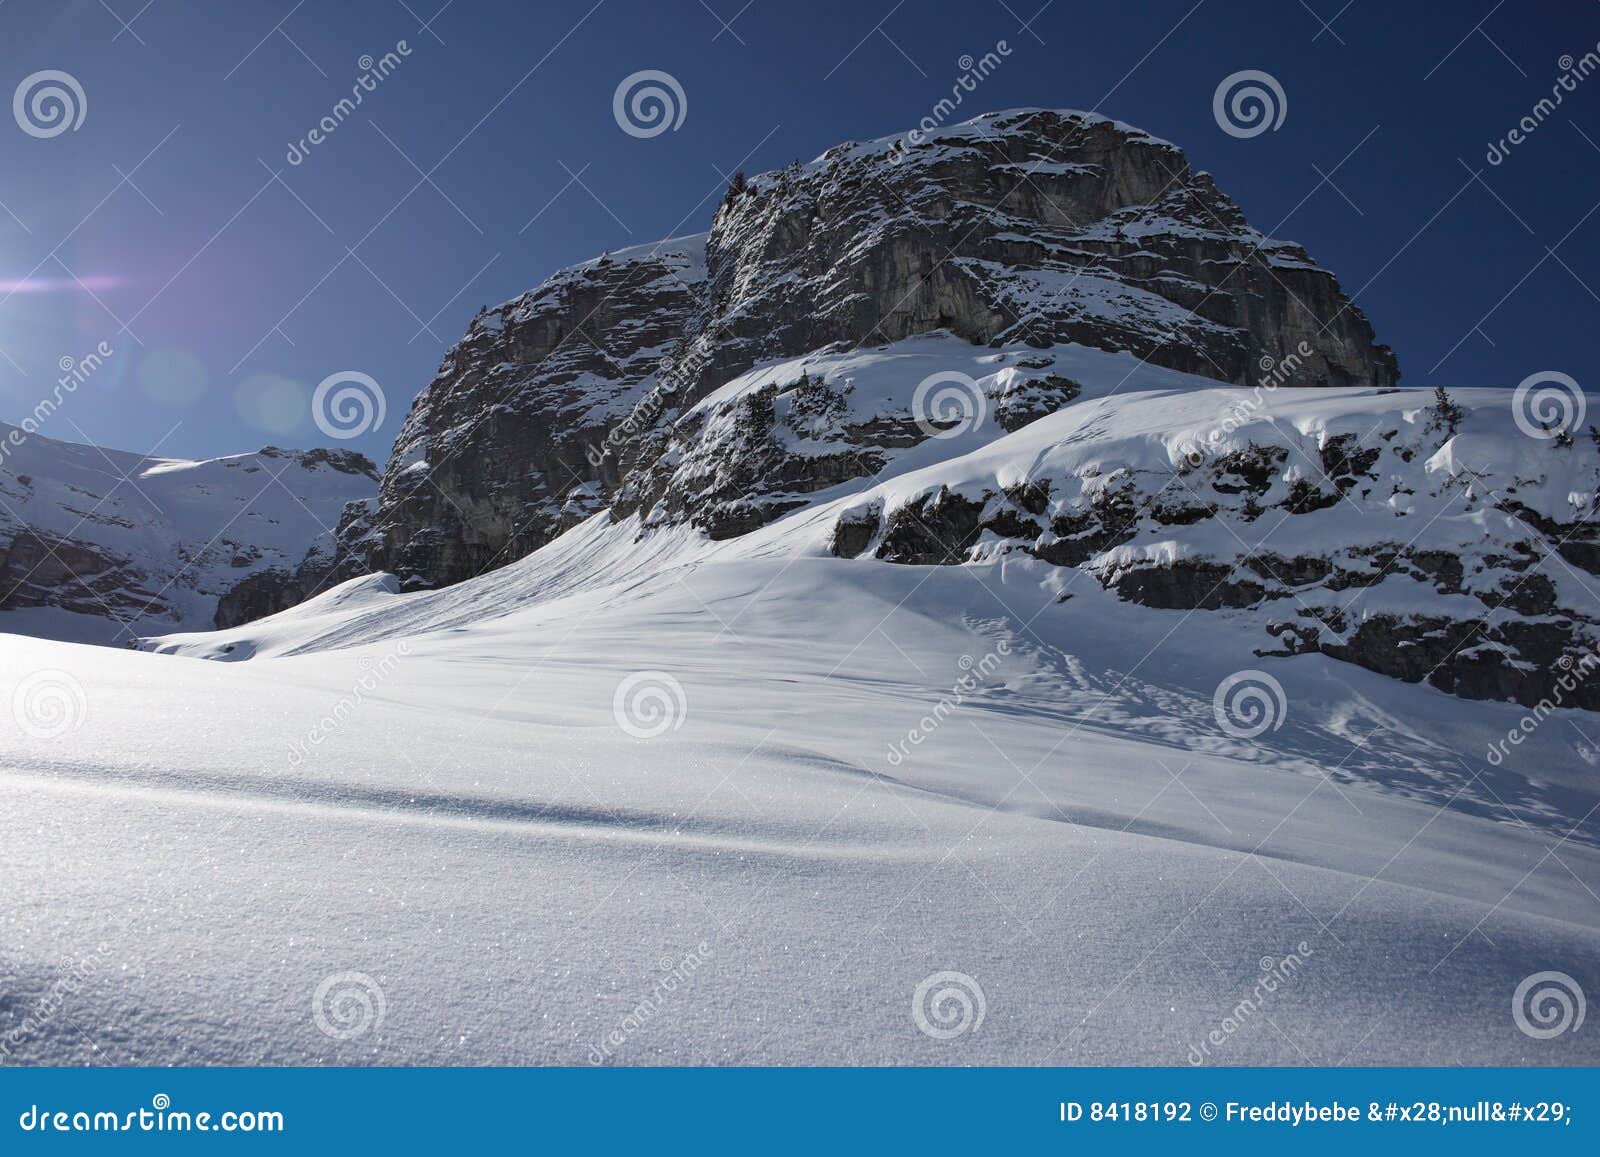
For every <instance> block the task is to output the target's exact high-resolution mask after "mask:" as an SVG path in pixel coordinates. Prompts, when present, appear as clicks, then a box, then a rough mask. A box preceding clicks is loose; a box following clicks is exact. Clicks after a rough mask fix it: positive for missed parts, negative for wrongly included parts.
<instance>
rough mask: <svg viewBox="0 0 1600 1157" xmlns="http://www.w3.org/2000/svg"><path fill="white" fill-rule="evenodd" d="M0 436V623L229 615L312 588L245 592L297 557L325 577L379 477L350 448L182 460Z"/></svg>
mask: <svg viewBox="0 0 1600 1157" xmlns="http://www.w3.org/2000/svg"><path fill="white" fill-rule="evenodd" d="M0 443H3V445H4V448H5V454H4V456H3V457H0V630H4V631H15V632H19V633H22V634H38V635H45V636H50V637H55V638H69V639H76V640H79V641H84V642H98V643H111V644H127V643H129V642H131V641H132V640H133V639H134V638H135V637H136V636H137V635H140V634H151V633H154V632H160V631H169V630H195V629H206V628H209V627H212V626H229V625H232V624H233V623H236V622H239V621H242V620H243V619H245V618H254V617H258V616H259V615H261V614H267V613H270V612H272V611H276V610H281V609H283V607H285V606H289V605H292V604H293V603H296V602H299V601H300V600H301V599H304V598H306V597H309V596H310V595H312V594H314V593H316V591H318V590H320V589H322V585H323V584H322V583H321V582H315V583H307V584H306V585H304V586H303V587H301V586H297V587H295V589H294V592H293V596H292V597H286V598H279V599H278V600H276V601H272V600H261V599H255V600H253V601H252V600H251V598H250V597H249V592H250V591H251V590H252V589H255V588H257V587H260V586H263V585H265V584H267V583H269V582H270V581H271V580H272V578H273V576H279V575H283V576H286V575H287V574H288V572H290V571H293V570H295V569H296V568H300V567H303V566H304V567H306V568H307V573H309V572H310V571H311V570H320V571H321V572H322V574H323V576H324V578H325V579H326V578H332V577H334V573H333V572H334V571H335V569H336V568H335V565H334V564H335V561H336V559H337V557H339V556H338V554H337V551H336V548H335V543H334V535H333V532H334V530H336V529H337V527H338V524H339V521H340V518H341V517H342V516H343V515H344V514H345V507H346V506H347V505H348V504H350V503H352V502H354V503H365V502H366V501H367V500H368V499H370V498H371V497H372V495H373V490H374V485H373V484H374V482H375V481H376V478H377V472H376V469H375V468H374V467H373V465H372V463H371V462H369V461H368V460H367V459H366V458H364V457H363V456H361V455H360V454H356V453H353V452H351V451H346V450H280V449H278V448H277V447H275V446H268V447H266V448H265V449H263V450H261V451H259V452H257V453H254V454H237V455H233V456H231V457H227V458H215V459H210V460H206V461H198V462H190V461H183V460H179V459H172V458H151V457H146V456H144V455H140V454H130V453H126V452H124V451H121V450H106V449H102V448H101V447H98V446H85V445H79V444H77V443H73V442H60V441H56V440H54V439H52V438H46V437H43V436H42V435H40V434H37V433H31V434H30V433H26V432H25V431H23V430H21V429H18V428H17V427H12V426H6V425H0ZM308 564H310V565H308ZM337 577H338V578H344V577H348V576H347V575H345V574H338V575H337ZM246 580H249V581H250V583H251V584H252V586H249V587H246V588H245V589H244V591H242V592H241V591H240V590H239V588H240V584H241V583H242V582H245V581H246ZM219 604H220V605H219ZM250 611H253V613H249V612H250Z"/></svg>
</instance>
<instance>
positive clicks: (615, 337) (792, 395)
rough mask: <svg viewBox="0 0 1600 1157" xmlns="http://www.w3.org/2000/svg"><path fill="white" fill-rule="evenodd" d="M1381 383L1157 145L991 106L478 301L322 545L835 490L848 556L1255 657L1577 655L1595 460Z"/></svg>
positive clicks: (460, 563) (1270, 243)
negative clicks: (1042, 594)
mask: <svg viewBox="0 0 1600 1157" xmlns="http://www.w3.org/2000/svg"><path fill="white" fill-rule="evenodd" d="M1113 355H1115V356H1113ZM1118 357H1120V358H1121V360H1120V361H1119V360H1117V358H1118ZM1398 377H1399V369H1398V366H1397V365H1396V362H1395V359H1394V356H1393V354H1392V353H1391V352H1390V351H1389V349H1388V348H1387V347H1385V346H1382V345H1379V344H1377V343H1376V342H1375V341H1374V339H1373V336H1372V331H1371V328H1370V326H1368V324H1367V322H1366V319H1365V318H1364V317H1363V316H1362V314H1361V311H1360V309H1359V308H1358V307H1356V306H1355V305H1354V304H1353V303H1352V302H1351V301H1350V300H1349V299H1348V298H1347V297H1346V296H1345V295H1344V294H1343V293H1342V292H1341V291H1340V289H1339V285H1338V283H1337V281H1336V280H1335V279H1334V277H1333V276H1332V275H1331V274H1329V273H1327V272H1325V271H1323V270H1322V269H1320V268H1319V267H1318V266H1317V265H1316V264H1315V263H1314V262H1313V261H1312V259H1311V257H1310V256H1309V255H1308V254H1307V253H1306V252H1305V251H1304V250H1303V249H1301V248H1300V247H1298V246H1295V245H1293V244H1290V243H1287V242H1282V241H1278V240H1274V239H1271V238H1268V237H1266V236H1264V235H1262V234H1261V233H1259V232H1257V231H1256V230H1254V229H1253V228H1251V226H1250V225H1249V224H1248V223H1247V222H1246V221H1245V219H1244V217H1243V215H1242V214H1241V213H1240V211H1239V210H1238V208H1237V207H1236V206H1235V205H1234V204H1233V202H1232V201H1230V200H1229V199H1228V198H1227V197H1226V195H1225V194H1223V193H1222V192H1221V191H1220V190H1218V189H1217V187H1216V185H1215V183H1214V182H1213V181H1212V180H1211V179H1210V177H1208V176H1207V175H1205V174H1203V173H1195V172H1193V171H1192V170H1191V169H1190V167H1189V165H1188V162H1187V161H1186V160H1185V158H1184V156H1183V154H1182V152H1181V151H1179V150H1178V149H1177V148H1176V147H1175V146H1173V145H1171V144H1169V143H1167V142H1165V141H1160V140H1157V139H1156V138H1154V137H1151V136H1149V135H1148V134H1146V133H1143V132H1141V131H1140V130H1138V129H1135V128H1132V127H1130V126H1128V125H1124V124H1121V123H1118V122H1115V121H1110V120H1107V119H1105V118H1103V117H1098V116H1094V115H1090V114H1085V113H1074V112H1052V111H1045V110H1019V111H1013V112H1006V113H995V114H990V115H987V116H983V117H979V118H976V119H975V120H972V121H969V122H967V123H965V124H962V125H957V126H953V127H950V128H946V129H942V130H938V131H936V132H933V133H931V134H929V135H928V136H927V137H926V139H925V140H924V141H923V142H922V143H921V144H920V145H918V146H917V147H915V148H911V149H909V150H907V149H905V148H904V147H903V142H900V141H899V139H898V138H885V139H883V140H879V141H874V142H869V143H866V144H850V145H842V146H840V147H838V148H835V149H831V150H829V151H828V152H827V153H824V154H823V155H822V156H821V157H819V158H817V159H816V160H815V161H813V162H811V163H810V164H808V165H799V164H796V165H792V166H790V167H789V168H787V169H784V170H782V171H779V172H775V173H768V174H765V175H762V176H758V177H756V178H754V179H751V180H744V179H743V178H742V177H741V178H740V179H739V180H738V181H736V182H735V183H734V186H733V187H732V188H730V190H729V192H728V195H727V197H726V199H725V200H724V202H723V204H722V205H721V207H720V208H719V209H718V211H717V213H716V216H715V219H714V221H713V223H712V228H711V231H710V233H709V234H706V235H704V236H697V237H687V238H679V239H675V240H671V241H666V242H661V243H659V244H656V245H650V246H640V247H636V248H634V249H630V250H625V251H623V252H620V253H616V254H609V255H607V256H605V257H602V258H599V259H597V260H595V261H590V262H587V263H584V264H582V265H578V266H574V267H572V268H570V269H566V270H562V271H560V272H558V273H557V274H556V275H555V276H553V277H552V278H551V279H550V280H549V281H548V282H547V283H546V284H544V285H543V286H541V287H540V288H539V289H537V290H534V291H532V292H530V293H528V294H525V295H524V296H522V297H520V298H518V299H516V300H514V301H512V302H508V303H506V304H505V305H503V306H501V307H500V308H498V309H496V310H486V311H484V312H483V313H481V314H480V315H479V316H478V318H476V319H475V320H474V322H473V324H472V327H471V329H470V330H469V332H468V334H467V336H466V337H465V338H464V339H463V340H462V341H461V342H460V343H458V344H457V345H456V347H455V348H454V349H452V350H451V351H450V353H449V354H448V355H447V357H446V358H445V361H444V363H443V365H442V366H441V368H440V371H439V374H438V376H437V377H436V378H435V379H434V381H433V383H432V384H431V385H429V386H428V387H427V388H426V389H425V390H424V391H423V392H422V394H421V395H420V396H419V398H418V399H417V402H416V404H415V406H414V407H413V409H412V411H411V414H410V416H409V417H408V419H407V421H406V423H405V426H404V429H403V430H402V432H401V434H400V437H399V439H398V441H397V442H396V446H395V453H394V456H393V458H392V459H391V461H390V463H389V466H388V468H387V470H386V471H385V474H384V478H383V483H382V487H381V490H380V496H379V501H378V506H377V510H376V513H375V514H374V516H373V518H372V519H371V520H370V522H363V523H361V524H360V525H359V526H358V527H357V528H356V529H357V531H358V533H357V534H355V535H350V536H347V537H346V538H345V539H344V545H345V548H346V549H347V550H348V551H349V552H350V553H351V554H353V555H357V556H361V557H364V558H365V559H366V561H367V565H368V567H369V568H370V569H372V570H374V571H387V572H392V573H394V574H396V575H397V576H398V577H399V578H400V580H401V582H402V583H403V584H404V585H405V586H406V587H408V588H412V587H426V586H434V585H441V584H448V583H452V582H458V581H461V580H463V579H465V578H469V577H471V576H473V575H476V574H481V573H483V572H485V571H488V570H491V569H493V568H495V567H498V566H504V565H506V564H507V563H509V562H511V561H514V560H515V559H517V558H520V557H523V556H525V555H527V554H528V553H530V552H532V551H534V550H536V549H538V548H539V547H540V546H542V545H543V544H545V543H547V542H549V541H551V540H552V539H554V538H555V537H556V536H558V535H560V534H562V533H564V532H567V531H569V530H570V529H571V528H572V527H573V526H575V525H577V524H578V523H580V522H582V521H583V519H585V518H586V517H588V516H589V515H591V514H593V513H595V512H597V511H601V510H604V511H606V512H607V513H608V516H609V517H610V518H611V519H612V520H613V521H622V520H628V519H631V518H634V517H635V516H637V518H638V520H639V532H640V533H643V534H652V533H656V532H659V531H661V530H663V529H665V528H669V527H673V526H678V525H685V524H686V525H690V526H693V527H696V528H698V529H699V530H701V531H703V532H704V533H705V534H706V535H708V536H709V537H710V538H712V539H725V538H730V537H737V536H739V535H744V534H748V533H751V532H752V531H754V530H756V529H758V528H760V527H762V526H765V525H768V524H771V523H773V522H774V521H775V520H779V519H782V518H783V517H785V516H786V515H789V514H791V513H793V512H796V511H800V510H807V509H812V508H814V507H817V506H819V505H829V504H832V505H834V506H837V508H838V509H837V515H836V518H837V522H836V526H835V532H834V538H833V543H832V549H833V550H834V551H835V552H836V553H837V554H839V555H841V556H845V557H852V558H854V557H858V556H861V555H863V554H870V555H872V556H873V557H876V558H879V559H883V560H885V561H890V562H901V563H919V564H928V563H946V564H948V563H965V562H969V561H973V560H976V559H979V558H993V557H998V556H1002V555H1005V554H1007V553H1015V552H1022V553H1025V554H1027V555H1029V556H1031V557H1035V558H1039V559H1042V560H1044V561H1046V562H1049V563H1052V564H1054V565H1055V566H1056V567H1058V568H1060V571H1059V573H1055V574H1052V575H1051V577H1050V578H1049V582H1050V583H1051V584H1052V585H1054V586H1059V587H1061V588H1063V590H1065V588H1067V587H1072V586H1073V585H1074V584H1075V583H1078V582H1079V579H1080V577H1081V578H1082V579H1084V580H1085V581H1091V582H1096V583H1099V584H1100V585H1102V586H1103V587H1105V588H1107V589H1110V590H1113V591H1115V592H1116V593H1117V595H1118V596H1119V597H1121V598H1123V599H1124V600H1127V601H1130V602H1134V603H1139V604H1143V605H1145V606H1152V607H1164V608H1176V609H1183V610H1204V611H1207V612H1231V615H1230V617H1231V620H1232V621H1235V622H1236V623H1237V624H1238V626H1239V627H1240V628H1241V629H1243V630H1245V631H1248V632H1249V633H1250V635H1251V637H1252V640H1253V642H1254V645H1255V646H1256V648H1257V650H1258V652H1259V653H1260V654H1263V655H1274V654H1276V655H1286V654H1295V653H1299V652H1302V651H1317V652H1320V653H1322V654H1327V655H1331V656H1334V657H1337V658H1340V659H1344V660H1346V661H1350V662H1354V663H1357V664H1360V665H1361V666H1364V667H1367V668H1369V669H1371V670H1375V671H1379V672H1382V673H1384V674H1387V675H1391V676H1394V677H1397V678H1401V679H1405V680H1407V681H1413V682H1414V681H1418V680H1427V681H1429V682H1430V683H1432V684H1433V685H1434V686H1437V687H1440V688H1442V689H1446V690H1449V691H1452V692H1454V693H1456V694H1459V695H1462V696H1466V697H1469V698H1477V699H1482V698H1493V699H1512V700H1515V701H1518V702H1521V703H1524V704H1528V705H1532V704H1534V703H1537V702H1538V701H1539V700H1540V699H1542V698H1545V697H1547V696H1548V695H1550V694H1551V692H1552V689H1553V687H1554V686H1555V685H1556V684H1557V683H1558V682H1559V680H1560V677H1561V675H1562V674H1563V673H1564V670H1565V667H1564V666H1563V664H1566V665H1570V664H1571V663H1573V662H1576V661H1577V660H1578V659H1579V658H1580V657H1582V656H1583V655H1585V654H1587V653H1589V652H1590V651H1591V650H1592V649H1593V647H1594V644H1595V642H1596V640H1597V634H1596V630H1595V628H1596V626H1597V619H1596V617H1595V606H1594V600H1593V598H1592V597H1591V596H1590V593H1589V589H1588V586H1589V584H1590V582H1591V580H1592V579H1593V577H1594V576H1596V575H1597V574H1600V551H1597V543H1600V539H1597V537H1596V532H1595V529H1594V528H1593V527H1592V526H1590V525H1589V520H1590V517H1591V515H1592V513H1593V502H1594V495H1595V493H1596V483H1597V473H1600V461H1597V458H1596V453H1595V449H1596V447H1595V445H1594V444H1592V443H1591V441H1590V440H1588V439H1584V440H1581V441H1580V442H1578V443H1574V442H1573V440H1572V439H1571V438H1565V439H1561V440H1559V441H1557V440H1540V439H1536V438H1532V437H1528V436H1525V435H1523V434H1522V433H1521V432H1520V431H1519V428H1518V427H1517V426H1516V425H1515V424H1514V423H1513V422H1512V421H1511V420H1510V418H1511V417H1512V415H1511V414H1510V400H1509V398H1508V397H1506V396H1504V395H1500V394H1497V393H1496V392H1494V391H1457V395H1458V397H1457V399H1456V400H1450V399H1446V401H1445V402H1444V403H1438V402H1437V401H1436V399H1434V397H1433V396H1432V395H1431V394H1425V393H1414V392H1410V391H1402V392H1396V387H1395V383H1396V381H1397V379H1398ZM1222 384H1226V385H1227V386H1231V387H1235V388H1234V389H1224V388H1220V387H1221V385H1222ZM1239 387H1244V388H1239ZM1308 390H1316V391H1318V393H1317V394H1316V395H1312V394H1309V393H1307V391H1308ZM991 443H993V445H991ZM980 448H982V453H977V451H978V450H979V449H980ZM901 476H904V480H903V481H896V482H894V483H889V482H888V481H887V480H888V479H890V478H899V477H901ZM843 498H849V499H850V501H848V502H844V503H842V504H841V503H840V500H841V499H843ZM1544 560H1552V565H1551V566H1550V567H1541V566H1540V564H1541V563H1542V562H1543V561H1544ZM1547 571H1553V572H1554V573H1545V572H1547ZM1080 572H1081V574H1080ZM1579 697H1580V701H1581V702H1582V703H1583V704H1585V705H1594V704H1600V698H1596V693H1595V692H1594V691H1593V690H1592V689H1588V688H1585V689H1583V690H1581V691H1580V692H1579Z"/></svg>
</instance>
